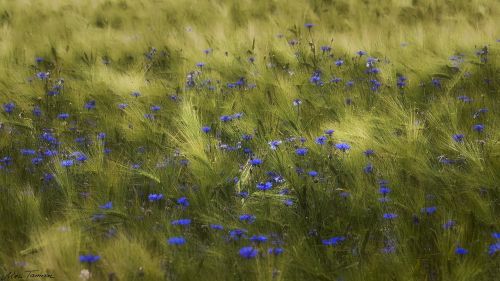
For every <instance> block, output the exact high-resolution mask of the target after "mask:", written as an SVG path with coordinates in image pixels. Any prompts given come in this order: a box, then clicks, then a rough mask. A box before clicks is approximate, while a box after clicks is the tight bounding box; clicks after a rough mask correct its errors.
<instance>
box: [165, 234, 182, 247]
mask: <svg viewBox="0 0 500 281" xmlns="http://www.w3.org/2000/svg"><path fill="white" fill-rule="evenodd" d="M167 242H168V244H169V245H176V246H180V245H184V244H186V239H185V238H184V237H182V236H178V237H170V238H168V240H167Z"/></svg>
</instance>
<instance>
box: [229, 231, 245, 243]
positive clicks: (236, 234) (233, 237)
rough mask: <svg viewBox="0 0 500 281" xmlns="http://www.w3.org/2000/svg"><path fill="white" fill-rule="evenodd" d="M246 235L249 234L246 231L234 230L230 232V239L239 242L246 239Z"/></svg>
mask: <svg viewBox="0 0 500 281" xmlns="http://www.w3.org/2000/svg"><path fill="white" fill-rule="evenodd" d="M245 233H247V230H246V229H239V228H237V229H233V230H231V231H229V239H231V240H239V239H240V238H242V237H245Z"/></svg>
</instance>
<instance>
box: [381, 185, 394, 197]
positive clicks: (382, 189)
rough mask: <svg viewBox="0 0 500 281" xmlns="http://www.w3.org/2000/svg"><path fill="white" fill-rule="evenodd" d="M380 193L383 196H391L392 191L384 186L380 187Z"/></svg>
mask: <svg viewBox="0 0 500 281" xmlns="http://www.w3.org/2000/svg"><path fill="white" fill-rule="evenodd" d="M379 192H380V193H381V194H382V195H384V196H386V195H387V194H389V193H390V192H391V189H390V188H388V187H386V186H382V187H380V189H379Z"/></svg>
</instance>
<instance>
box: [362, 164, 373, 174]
mask: <svg viewBox="0 0 500 281" xmlns="http://www.w3.org/2000/svg"><path fill="white" fill-rule="evenodd" d="M363 172H365V174H371V173H373V165H372V164H371V163H368V164H366V166H365V167H364V168H363Z"/></svg>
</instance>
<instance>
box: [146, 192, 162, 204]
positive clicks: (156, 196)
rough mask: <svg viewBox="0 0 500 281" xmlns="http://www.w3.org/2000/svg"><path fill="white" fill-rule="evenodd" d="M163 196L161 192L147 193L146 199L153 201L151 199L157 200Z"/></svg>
mask: <svg viewBox="0 0 500 281" xmlns="http://www.w3.org/2000/svg"><path fill="white" fill-rule="evenodd" d="M162 198H163V194H154V193H152V194H149V195H148V199H149V202H153V201H159V200H161V199H162Z"/></svg>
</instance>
